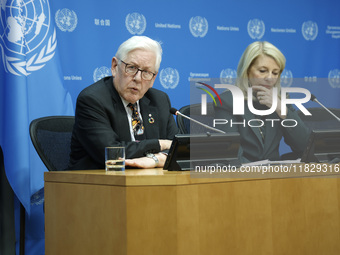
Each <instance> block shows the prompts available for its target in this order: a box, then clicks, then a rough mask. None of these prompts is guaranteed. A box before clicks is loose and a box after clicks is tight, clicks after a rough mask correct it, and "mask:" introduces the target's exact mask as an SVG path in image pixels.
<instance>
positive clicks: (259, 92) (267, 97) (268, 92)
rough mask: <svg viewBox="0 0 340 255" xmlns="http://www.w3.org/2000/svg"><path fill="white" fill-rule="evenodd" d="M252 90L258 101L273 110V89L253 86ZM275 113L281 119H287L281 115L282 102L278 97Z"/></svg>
mask: <svg viewBox="0 0 340 255" xmlns="http://www.w3.org/2000/svg"><path fill="white" fill-rule="evenodd" d="M252 88H253V92H254V93H255V95H256V98H257V100H259V103H260V104H262V105H265V106H267V107H268V108H271V107H272V105H273V88H272V87H268V88H267V87H265V86H252ZM275 111H276V113H277V114H278V115H279V117H280V118H281V119H285V118H286V115H281V100H280V98H279V97H277V106H276V110H275ZM286 112H287V111H286Z"/></svg>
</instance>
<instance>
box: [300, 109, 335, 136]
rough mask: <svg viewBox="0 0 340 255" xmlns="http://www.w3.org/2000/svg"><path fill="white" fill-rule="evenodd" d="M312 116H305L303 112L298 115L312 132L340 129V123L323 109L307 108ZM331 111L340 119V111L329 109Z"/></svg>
mask: <svg viewBox="0 0 340 255" xmlns="http://www.w3.org/2000/svg"><path fill="white" fill-rule="evenodd" d="M307 110H308V111H309V112H310V113H311V114H312V115H310V116H307V115H304V114H303V113H302V112H301V111H298V114H299V116H300V118H301V120H303V122H304V123H305V124H306V126H308V127H309V128H310V129H312V130H330V129H340V122H339V121H338V120H336V119H335V118H334V116H332V115H331V114H330V113H329V112H327V111H326V110H325V109H324V108H322V107H314V108H307ZM329 110H330V111H331V112H332V113H334V114H335V115H336V116H338V117H339V118H340V109H338V108H329Z"/></svg>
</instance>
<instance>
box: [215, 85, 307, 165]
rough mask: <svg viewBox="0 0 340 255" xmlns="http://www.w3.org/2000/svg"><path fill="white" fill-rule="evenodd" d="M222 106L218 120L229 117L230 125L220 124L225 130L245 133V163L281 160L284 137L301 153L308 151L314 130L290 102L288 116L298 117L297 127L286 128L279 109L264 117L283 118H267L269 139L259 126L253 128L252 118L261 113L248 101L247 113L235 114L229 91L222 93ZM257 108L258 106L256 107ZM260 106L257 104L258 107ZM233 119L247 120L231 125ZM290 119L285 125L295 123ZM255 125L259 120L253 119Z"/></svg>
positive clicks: (242, 152) (217, 111) (242, 157)
mask: <svg viewBox="0 0 340 255" xmlns="http://www.w3.org/2000/svg"><path fill="white" fill-rule="evenodd" d="M220 97H221V100H222V106H221V105H218V106H216V107H215V114H216V115H215V119H226V120H228V123H227V124H226V125H216V128H219V129H221V130H223V131H225V132H239V133H240V135H241V148H240V151H239V158H240V161H241V162H242V163H246V162H254V161H259V160H265V159H269V160H279V159H280V155H279V145H280V141H281V139H282V137H283V138H284V141H285V143H286V144H288V145H289V146H290V147H291V149H292V150H293V151H294V152H295V153H297V154H298V155H299V156H301V154H302V152H303V151H304V149H305V147H306V145H307V141H308V138H309V134H310V130H309V129H308V128H307V127H306V126H305V124H304V123H303V121H302V120H301V119H300V117H299V116H298V114H297V113H296V111H295V110H294V109H293V107H291V106H290V105H288V106H287V108H288V111H287V119H294V120H296V121H297V122H298V125H297V126H295V127H283V126H282V125H281V119H280V117H279V116H278V115H277V113H276V112H274V113H272V114H270V115H269V116H264V118H265V119H267V120H268V119H280V121H274V126H273V127H272V122H271V121H270V122H268V121H264V123H265V124H264V126H263V127H264V133H265V140H264V142H263V140H262V135H261V133H260V129H259V127H250V126H249V125H248V121H249V120H251V119H259V116H256V115H254V114H253V113H252V112H250V110H249V109H248V106H247V105H248V104H247V101H246V100H245V102H244V104H245V105H244V115H235V116H234V115H233V97H232V95H231V92H230V91H226V92H224V93H222V94H221V95H220ZM254 107H255V106H254ZM255 108H256V107H255ZM230 120H232V121H233V122H234V123H235V122H237V123H242V122H243V121H244V120H245V127H243V125H239V124H236V125H233V126H232V127H230ZM293 124H294V123H291V122H289V124H288V122H287V123H286V124H285V125H290V126H291V125H293ZM250 125H251V126H259V124H257V123H255V122H250Z"/></svg>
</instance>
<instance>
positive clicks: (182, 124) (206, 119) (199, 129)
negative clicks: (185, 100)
mask: <svg viewBox="0 0 340 255" xmlns="http://www.w3.org/2000/svg"><path fill="white" fill-rule="evenodd" d="M179 111H180V112H181V113H183V114H184V115H187V116H189V117H191V118H193V119H195V120H197V121H200V122H202V123H204V124H206V125H208V126H212V124H213V120H214V117H215V113H214V105H213V103H207V115H202V114H201V104H192V105H186V106H183V107H182V108H181V109H180V110H179ZM176 121H177V125H178V128H179V129H180V131H181V133H182V134H202V133H206V132H212V133H213V132H214V131H211V130H210V129H207V128H205V127H203V126H201V125H199V124H197V123H195V122H192V121H190V120H188V119H186V118H184V117H182V116H181V115H177V116H176Z"/></svg>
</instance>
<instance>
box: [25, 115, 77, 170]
mask: <svg viewBox="0 0 340 255" xmlns="http://www.w3.org/2000/svg"><path fill="white" fill-rule="evenodd" d="M73 125H74V117H73V116H49V117H42V118H39V119H35V120H33V121H32V122H31V124H30V136H31V140H32V143H33V145H34V148H35V149H36V151H37V152H38V155H39V157H40V158H41V160H42V162H43V163H44V164H45V166H46V167H47V169H48V170H49V171H61V170H65V169H66V168H67V166H68V162H69V157H70V152H71V136H72V130H73Z"/></svg>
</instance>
